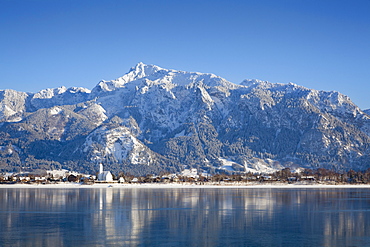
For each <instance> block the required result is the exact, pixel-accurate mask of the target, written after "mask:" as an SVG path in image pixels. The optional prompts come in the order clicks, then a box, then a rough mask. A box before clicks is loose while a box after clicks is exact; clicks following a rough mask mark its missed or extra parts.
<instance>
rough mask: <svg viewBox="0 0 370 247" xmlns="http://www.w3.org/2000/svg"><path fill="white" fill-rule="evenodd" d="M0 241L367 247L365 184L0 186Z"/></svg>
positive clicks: (369, 223)
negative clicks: (305, 186) (302, 186)
mask: <svg viewBox="0 0 370 247" xmlns="http://www.w3.org/2000/svg"><path fill="white" fill-rule="evenodd" d="M0 201H1V203H0V220H1V224H0V243H1V244H0V245H2V246H72V245H75V246H76V245H77V246H86V245H91V246H109V245H111V246H149V245H153V246H366V245H367V246H370V192H369V189H363V188H362V189H361V188H349V189H343V188H338V189H314V188H308V189H288V188H282V189H269V188H265V189H256V188H230V189H225V188H171V189H164V188H159V189H155V188H81V189H62V188H58V189H47V188H26V189H25V188H21V189H17V188H1V189H0Z"/></svg>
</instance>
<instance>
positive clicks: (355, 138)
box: [0, 63, 370, 174]
mask: <svg viewBox="0 0 370 247" xmlns="http://www.w3.org/2000/svg"><path fill="white" fill-rule="evenodd" d="M0 122H1V123H0V135H1V136H2V138H1V140H0V142H1V143H0V146H3V147H17V148H16V149H17V150H18V151H16V150H15V151H14V152H12V155H10V156H9V153H6V152H5V151H4V154H2V153H1V150H2V149H0V162H2V163H0V167H1V168H2V169H3V170H9V169H15V167H17V166H19V165H21V164H22V166H23V167H25V168H24V169H27V168H34V167H37V168H43V167H50V166H63V167H66V168H73V169H77V170H81V171H90V172H91V171H94V170H96V169H97V168H96V167H97V163H99V162H103V163H104V164H105V166H106V167H108V168H109V169H111V170H112V171H114V172H116V173H118V172H119V171H124V172H130V173H133V174H146V173H153V172H155V173H159V172H160V171H176V170H179V169H182V167H184V166H187V167H197V168H202V169H204V170H209V171H211V172H216V171H219V170H227V171H234V172H244V171H252V172H255V171H260V172H270V171H273V170H277V169H282V168H284V167H291V168H293V169H295V168H299V167H306V168H317V167H325V168H330V169H338V170H346V169H356V170H363V169H367V168H369V167H370V163H369V162H370V159H369V158H370V157H369V154H370V152H369V151H370V150H369V148H370V146H369V143H370V116H369V115H368V113H366V112H363V111H362V110H361V109H359V108H358V107H357V106H356V105H355V104H353V102H352V101H351V100H350V99H349V98H348V97H347V96H345V95H343V94H340V93H338V92H325V91H317V90H312V89H308V88H304V87H301V86H298V85H295V84H292V83H290V84H280V83H270V82H266V81H259V80H245V81H243V82H242V83H241V84H234V83H231V82H228V81H227V80H225V79H223V78H221V77H218V76H216V75H213V74H204V73H196V72H184V71H177V70H168V69H163V68H160V67H158V66H155V65H146V64H143V63H139V64H137V65H136V66H135V67H134V68H132V69H131V70H130V71H129V72H128V73H126V74H125V75H123V76H122V77H120V78H118V79H116V80H112V81H101V82H99V83H98V84H97V85H96V87H94V88H93V89H92V90H91V91H90V90H88V89H85V88H69V89H67V88H65V87H61V88H57V89H46V90H42V91H40V92H38V93H36V94H30V93H22V92H16V91H13V90H3V91H0ZM5 149H6V148H4V150H5ZM8 149H9V148H8ZM8 149H7V150H8ZM1 164H3V165H2V166H1ZM9 164H11V165H9ZM37 164H38V165H37ZM40 164H41V165H40Z"/></svg>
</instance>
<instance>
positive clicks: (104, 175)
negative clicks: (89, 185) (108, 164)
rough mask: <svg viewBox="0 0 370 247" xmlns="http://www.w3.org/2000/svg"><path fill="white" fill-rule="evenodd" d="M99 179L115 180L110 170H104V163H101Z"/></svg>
mask: <svg viewBox="0 0 370 247" xmlns="http://www.w3.org/2000/svg"><path fill="white" fill-rule="evenodd" d="M98 181H101V182H113V175H112V173H111V172H110V171H104V169H103V164H100V165H99V174H98Z"/></svg>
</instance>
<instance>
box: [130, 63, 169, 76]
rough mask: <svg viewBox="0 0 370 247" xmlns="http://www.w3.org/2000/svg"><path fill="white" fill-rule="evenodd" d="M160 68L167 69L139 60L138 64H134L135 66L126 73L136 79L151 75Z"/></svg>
mask: <svg viewBox="0 0 370 247" xmlns="http://www.w3.org/2000/svg"><path fill="white" fill-rule="evenodd" d="M160 70H165V71H168V70H166V69H163V68H161V67H159V66H156V65H152V64H145V63H142V62H139V63H138V64H136V66H135V67H132V68H131V69H130V71H129V72H128V73H127V74H126V75H130V76H133V78H134V79H135V80H137V79H140V78H143V77H147V76H150V75H153V74H155V73H157V72H158V71H160ZM126 75H125V76H126Z"/></svg>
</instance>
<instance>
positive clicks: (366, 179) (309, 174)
mask: <svg viewBox="0 0 370 247" xmlns="http://www.w3.org/2000/svg"><path fill="white" fill-rule="evenodd" d="M62 183H80V184H81V185H91V184H99V183H101V184H104V183H105V184H115V183H120V184H144V183H149V184H150V183H156V184H160V183H163V184H168V183H176V184H208V185H218V184H226V185H227V184H241V185H243V184H244V185H247V184H269V183H270V184H271V183H279V184H330V185H340V184H370V169H368V170H367V171H365V172H356V171H353V170H350V171H348V172H344V173H337V172H334V171H332V170H327V169H324V168H319V169H317V170H310V169H305V170H304V171H303V172H299V173H298V172H292V171H291V170H290V169H289V168H285V169H283V170H280V171H276V172H274V173H272V174H261V173H251V172H246V173H238V174H228V173H218V174H212V175H211V174H209V173H208V172H206V171H198V169H195V168H189V169H184V170H183V171H182V172H181V173H179V174H176V173H173V174H169V173H168V174H166V173H163V174H161V175H156V174H150V175H146V176H133V175H130V174H124V173H123V172H121V173H119V174H118V175H114V174H112V173H111V172H110V171H105V170H104V167H103V164H99V171H98V172H97V173H96V175H91V174H82V173H78V172H73V171H69V170H66V169H59V170H48V171H46V172H44V173H43V174H37V173H32V172H24V173H10V172H7V173H3V174H0V184H62Z"/></svg>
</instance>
